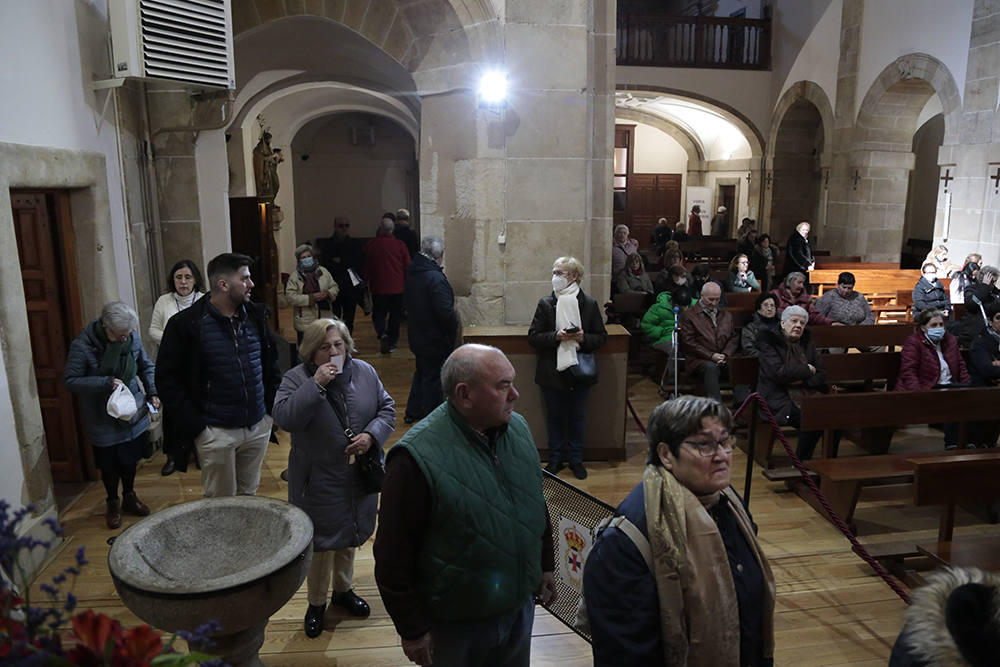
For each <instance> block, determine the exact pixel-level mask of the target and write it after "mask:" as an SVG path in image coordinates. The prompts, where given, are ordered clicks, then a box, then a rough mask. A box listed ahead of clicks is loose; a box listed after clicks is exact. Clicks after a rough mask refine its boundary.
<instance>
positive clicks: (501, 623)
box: [431, 599, 535, 667]
mask: <svg viewBox="0 0 1000 667" xmlns="http://www.w3.org/2000/svg"><path fill="white" fill-rule="evenodd" d="M534 622H535V602H534V600H530V599H529V600H528V601H527V602H526V603H524V604H523V605H520V606H519V607H516V608H515V609H513V610H512V611H508V612H507V613H505V614H501V615H499V616H493V617H491V618H486V619H482V620H476V621H433V620H432V621H431V637H432V638H433V639H434V665H433V667H473V666H475V667H479V666H480V665H481V666H483V667H487V666H488V667H528V666H529V664H530V663H531V627H532V625H534Z"/></svg>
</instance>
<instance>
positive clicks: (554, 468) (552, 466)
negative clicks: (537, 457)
mask: <svg viewBox="0 0 1000 667" xmlns="http://www.w3.org/2000/svg"><path fill="white" fill-rule="evenodd" d="M565 467H566V466H565V465H563V464H562V463H549V464H548V465H547V466H545V472H547V473H551V474H553V475H558V474H559V471H560V470H562V469H563V468H565Z"/></svg>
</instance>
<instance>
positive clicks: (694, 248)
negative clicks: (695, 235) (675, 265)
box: [678, 238, 739, 265]
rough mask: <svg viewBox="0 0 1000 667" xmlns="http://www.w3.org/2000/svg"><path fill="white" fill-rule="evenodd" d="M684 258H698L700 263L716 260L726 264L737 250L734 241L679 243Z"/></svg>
mask: <svg viewBox="0 0 1000 667" xmlns="http://www.w3.org/2000/svg"><path fill="white" fill-rule="evenodd" d="M678 245H680V249H681V253H682V254H683V255H684V257H690V258H692V259H693V258H698V259H699V260H700V261H706V262H707V261H711V260H717V261H719V262H726V264H727V265H728V263H729V261H730V260H731V259H732V258H733V255H735V254H736V253H737V252H739V250H737V243H736V239H705V238H702V239H698V240H694V241H682V242H681V243H679V244H678Z"/></svg>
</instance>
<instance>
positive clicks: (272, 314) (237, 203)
mask: <svg viewBox="0 0 1000 667" xmlns="http://www.w3.org/2000/svg"><path fill="white" fill-rule="evenodd" d="M273 207H274V204H272V203H270V202H265V201H261V200H259V199H257V198H256V197H231V198H230V199H229V222H230V232H229V235H230V239H231V240H232V244H233V252H238V253H242V254H244V255H247V256H249V257H250V258H251V259H253V261H254V263H253V265H252V266H251V267H250V272H251V278H252V279H253V282H254V288H253V291H252V292H251V293H250V298H251V299H253V300H254V301H256V302H258V303H263V304H264V305H266V306H267V308H268V321H269V322H270V324H271V328H272V329H274V330H275V331H277V330H278V290H279V286H280V285H281V276H280V275H279V272H278V246H277V243H276V242H275V240H274V232H273V231H272V225H271V223H270V218H271V217H272V210H273Z"/></svg>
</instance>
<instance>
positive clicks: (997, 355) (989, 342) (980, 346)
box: [969, 326, 1000, 387]
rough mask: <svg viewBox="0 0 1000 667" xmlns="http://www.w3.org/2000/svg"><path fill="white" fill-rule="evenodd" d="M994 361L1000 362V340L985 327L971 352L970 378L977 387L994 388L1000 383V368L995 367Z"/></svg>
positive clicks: (973, 344) (973, 342)
mask: <svg viewBox="0 0 1000 667" xmlns="http://www.w3.org/2000/svg"><path fill="white" fill-rule="evenodd" d="M994 361H1000V338H998V337H997V336H996V334H992V333H990V331H989V330H988V329H986V328H985V326H984V327H983V331H982V333H980V334H979V335H978V336H976V339H975V340H973V341H972V349H971V350H969V377H971V378H972V384H974V385H975V386H977V387H992V386H994V385H995V384H996V383H997V381H1000V366H994V365H993V362H994Z"/></svg>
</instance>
